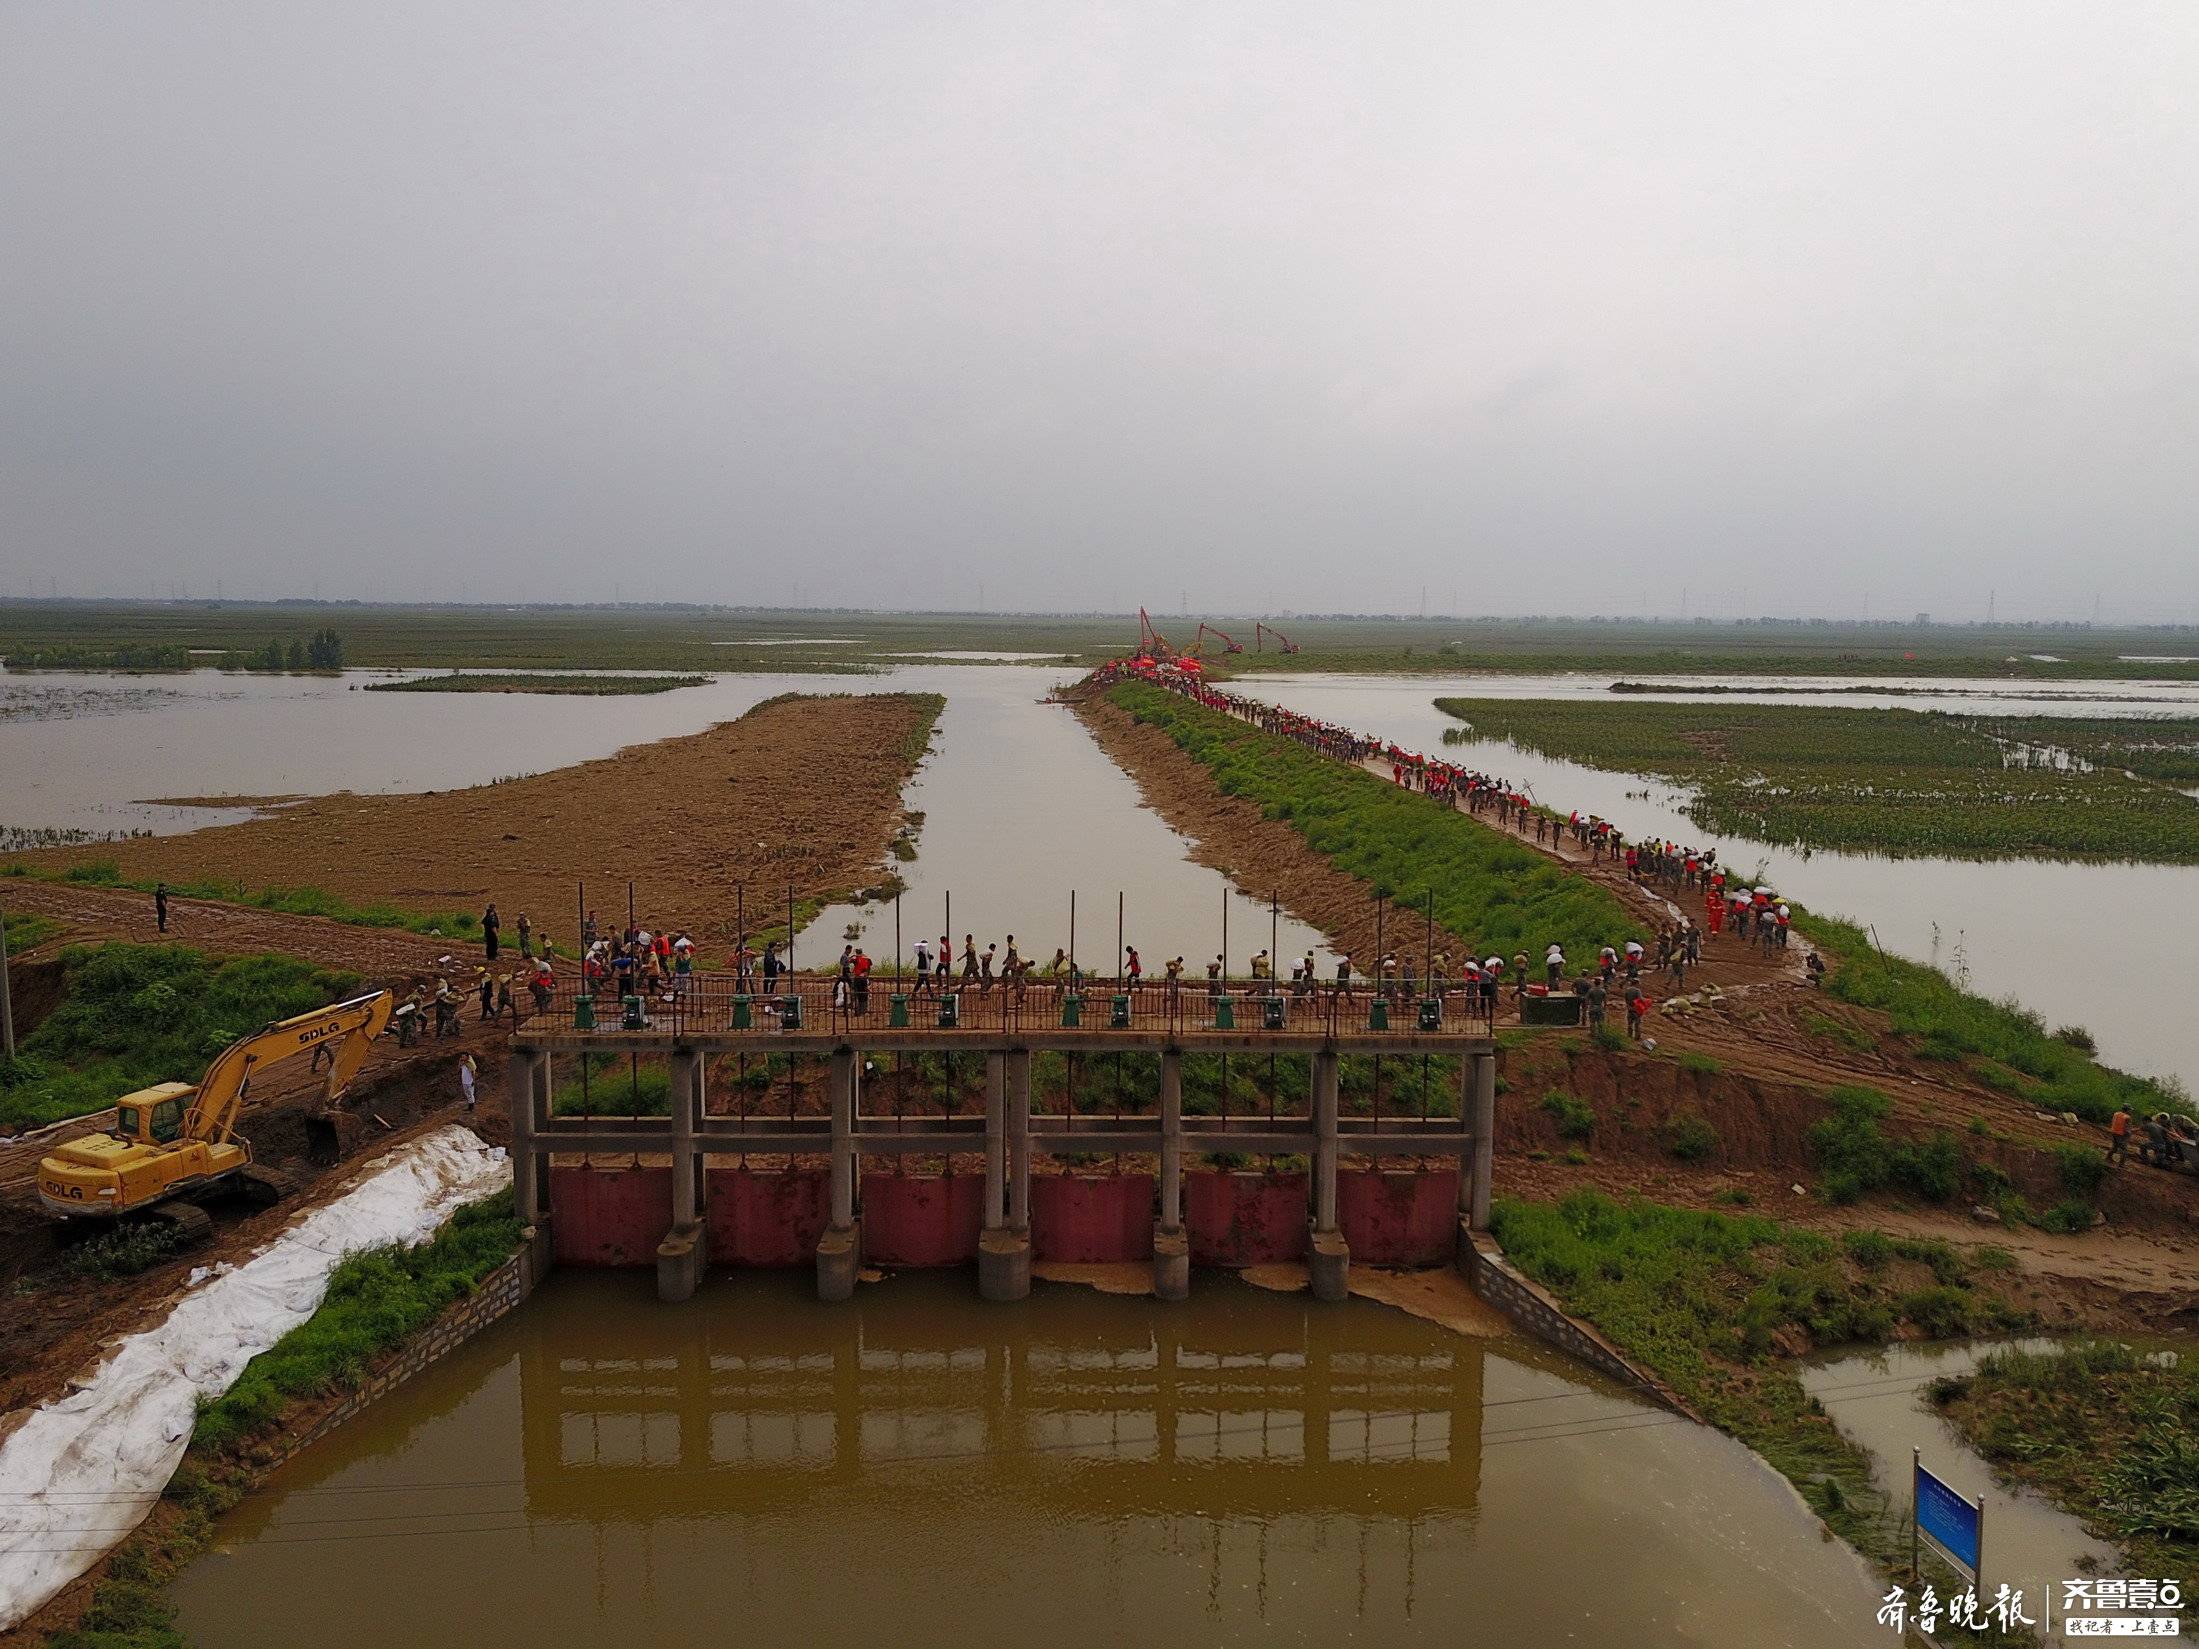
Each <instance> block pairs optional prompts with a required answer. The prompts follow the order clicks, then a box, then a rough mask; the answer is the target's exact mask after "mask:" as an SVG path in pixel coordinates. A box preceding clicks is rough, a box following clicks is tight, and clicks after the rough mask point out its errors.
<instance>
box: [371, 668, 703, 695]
mask: <svg viewBox="0 0 2199 1649" xmlns="http://www.w3.org/2000/svg"><path fill="white" fill-rule="evenodd" d="M709 679H710V678H709V677H708V676H597V675H585V676H540V675H513V674H507V673H504V672H500V671H485V670H484V671H475V672H472V673H470V674H463V675H462V674H459V673H456V672H453V673H452V674H450V675H447V676H413V677H411V678H409V679H408V680H405V681H373V682H369V683H367V691H368V692H370V693H552V694H564V695H567V696H569V697H574V698H608V697H615V696H618V695H621V694H630V693H669V692H672V691H673V690H674V689H676V688H680V687H700V686H701V685H702V684H703V683H704V682H706V681H708V680H709Z"/></svg>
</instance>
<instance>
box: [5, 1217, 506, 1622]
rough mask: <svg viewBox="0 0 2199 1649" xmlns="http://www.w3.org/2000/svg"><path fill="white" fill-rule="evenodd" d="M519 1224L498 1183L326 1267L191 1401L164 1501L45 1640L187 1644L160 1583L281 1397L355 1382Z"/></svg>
mask: <svg viewBox="0 0 2199 1649" xmlns="http://www.w3.org/2000/svg"><path fill="white" fill-rule="evenodd" d="M519 1232H520V1225H519V1220H518V1217H517V1215H516V1213H515V1212H514V1209H513V1206H512V1197H511V1193H510V1192H508V1191H506V1192H503V1193H500V1194H499V1195H497V1196H494V1197H490V1198H488V1199H487V1200H485V1201H482V1202H478V1203H474V1204H473V1205H471V1206H470V1207H466V1208H461V1209H460V1210H458V1212H457V1213H456V1214H454V1215H453V1216H452V1217H451V1219H450V1222H449V1223H448V1224H446V1225H445V1226H444V1227H443V1229H442V1230H441V1231H439V1232H437V1233H436V1235H435V1236H434V1237H433V1238H432V1239H431V1240H430V1241H428V1242H426V1243H424V1244H422V1245H421V1246H420V1247H418V1248H402V1247H397V1246H391V1247H388V1248H377V1249H372V1250H370V1251H368V1252H366V1253H363V1254H354V1255H352V1256H351V1257H350V1258H349V1259H347V1260H345V1261H343V1262H342V1263H341V1264H340V1265H338V1266H337V1267H336V1269H335V1271H334V1272H333V1273H332V1274H331V1276H330V1278H329V1284H328V1293H327V1295H326V1296H325V1297H324V1298H323V1299H322V1301H321V1306H320V1309H319V1310H318V1311H316V1312H314V1314H313V1315H312V1316H311V1317H309V1318H308V1319H306V1321H305V1322H303V1323H301V1324H299V1325H298V1326H297V1327H296V1328H294V1329H292V1330H291V1331H290V1332H289V1333H288V1334H286V1335H284V1336H283V1337H282V1338H281V1339H280V1340H278V1341H276V1342H275V1344H274V1345H272V1346H270V1347H269V1348H268V1349H267V1350H266V1351H263V1352H261V1353H260V1355H259V1356H257V1357H255V1358H253V1359H252V1361H251V1362H250V1363H248V1364H246V1365H245V1370H244V1372H243V1374H241V1375H240V1376H238V1379H237V1383H236V1384H235V1385H233V1386H231V1387H230V1388H229V1390H228V1392H227V1393H226V1394H224V1395H223V1396H221V1397H219V1398H216V1399H214V1400H213V1401H211V1402H204V1403H201V1405H200V1407H199V1414H198V1423H197V1425H196V1427H195V1428H194V1429H193V1431H192V1434H191V1444H190V1448H189V1449H188V1451H187V1452H186V1453H185V1455H184V1457H183V1463H182V1464H181V1465H180V1466H178V1467H177V1468H176V1474H175V1476H174V1478H172V1479H171V1480H170V1482H169V1484H168V1487H167V1490H166V1491H165V1493H164V1495H163V1497H162V1498H163V1499H164V1501H165V1502H166V1505H165V1506H164V1507H163V1508H162V1509H161V1511H160V1512H157V1513H156V1514H155V1522H154V1523H153V1524H152V1525H150V1526H149V1527H148V1528H147V1530H145V1531H143V1532H140V1533H138V1534H136V1535H133V1536H132V1537H131V1538H130V1539H129V1540H128V1541H126V1542H125V1543H124V1544H123V1545H122V1547H121V1548H120V1550H118V1551H117V1552H116V1553H115V1556H114V1559H113V1561H112V1563H110V1565H109V1566H108V1571H107V1574H106V1576H105V1578H103V1579H102V1580H101V1581H100V1582H99V1583H98V1585H97V1586H96V1587H95V1588H94V1590H93V1594H92V1605H91V1608H90V1610H89V1611H88V1612H87V1613H86V1615H85V1617H84V1620H83V1622H82V1624H81V1625H80V1626H78V1627H77V1628H75V1629H73V1630H70V1631H65V1632H57V1633H54V1634H53V1635H52V1636H51V1637H49V1638H48V1639H47V1643H48V1645H49V1649H189V1646H188V1640H186V1639H185V1638H184V1636H183V1635H182V1634H181V1633H180V1632H178V1631H177V1630H176V1625H175V1610H174V1608H173V1607H172V1606H171V1605H170V1604H169V1602H168V1597H167V1590H166V1588H167V1585H168V1583H169V1581H171V1580H172V1579H173V1578H174V1577H175V1576H176V1575H177V1574H178V1573H179V1572H181V1571H182V1570H183V1569H184V1568H185V1567H186V1566H187V1565H188V1564H189V1563H190V1562H191V1560H192V1559H193V1558H195V1557H197V1556H198V1554H199V1553H200V1552H201V1551H202V1550H204V1549H205V1546H206V1543H207V1541H208V1540H209V1539H210V1538H211V1536H212V1534H213V1528H214V1521H215V1519H217V1518H218V1517H220V1516H221V1514H222V1513H223V1512H225V1511H227V1510H229V1508H230V1507H232V1506H234V1505H235V1504H236V1503H237V1502H238V1501H239V1500H241V1499H242V1498H243V1497H244V1495H245V1494H246V1492H247V1491H248V1490H249V1489H250V1487H251V1485H252V1482H253V1480H254V1475H255V1474H254V1472H253V1469H252V1467H251V1465H250V1463H249V1456H250V1453H251V1450H252V1448H253V1446H254V1445H255V1444H256V1443H258V1442H259V1441H260V1439H262V1438H263V1437H266V1436H267V1435H269V1434H270V1433H271V1432H273V1431H274V1430H275V1429H276V1428H277V1426H278V1425H279V1424H280V1422H281V1421H282V1418H283V1416H284V1414H285V1412H286V1411H287V1409H288V1408H289V1406H290V1405H291V1404H292V1403H295V1402H300V1401H305V1400H310V1399H312V1398H316V1397H321V1396H324V1395H327V1394H329V1393H332V1392H339V1391H351V1390H356V1389H357V1388H358V1387H359V1386H360V1385H361V1384H362V1383H363V1382H364V1381H365V1379H366V1378H367V1376H368V1374H369V1373H370V1372H372V1369H373V1367H374V1364H375V1362H376V1361H377V1360H378V1359H379V1358H381V1357H383V1356H384V1355H386V1354H387V1353H389V1352H392V1351H394V1350H396V1349H397V1348H398V1347H399V1346H400V1345H402V1344H403V1343H404V1342H405V1341H406V1340H407V1339H408V1338H410V1337H411V1336H412V1335H414V1334H416V1333H418V1332H419V1331H420V1330H421V1329H423V1328H425V1327H426V1326H427V1325H428V1324H429V1323H431V1322H433V1321H434V1320H435V1318H436V1317H437V1316H438V1315H440V1314H441V1313H442V1312H443V1310H444V1309H445V1308H446V1307H448V1306H451V1305H453V1304H455V1303H456V1302H457V1301H459V1300H461V1299H463V1298H464V1297H465V1296H466V1295H467V1294H468V1293H470V1292H471V1291H472V1290H473V1289H474V1288H475V1287H477V1286H478V1285H479V1284H480V1282H481V1279H482V1278H484V1277H486V1276H487V1275H488V1274H489V1273H490V1272H491V1271H494V1270H495V1269H496V1268H497V1267H498V1266H499V1265H502V1264H503V1263H504V1262H505V1261H506V1260H507V1259H509V1258H511V1256H512V1255H513V1254H514V1253H515V1252H516V1251H517V1250H518V1247H519Z"/></svg>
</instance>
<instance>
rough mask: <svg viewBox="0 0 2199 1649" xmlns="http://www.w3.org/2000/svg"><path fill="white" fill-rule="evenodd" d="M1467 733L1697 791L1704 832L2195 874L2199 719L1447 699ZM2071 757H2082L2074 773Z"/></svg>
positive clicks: (1694, 798) (1693, 814) (1694, 803)
mask: <svg viewBox="0 0 2199 1649" xmlns="http://www.w3.org/2000/svg"><path fill="white" fill-rule="evenodd" d="M1436 706H1437V708H1438V709H1440V710H1442V711H1443V712H1444V714H1446V715H1449V716H1453V717H1456V718H1457V719H1458V720H1460V721H1461V722H1463V723H1465V724H1467V725H1466V726H1465V727H1462V728H1459V729H1454V730H1453V731H1452V732H1451V733H1448V734H1446V735H1445V737H1446V739H1447V740H1449V741H1450V742H1454V743H1455V742H1459V741H1460V740H1463V739H1468V738H1493V739H1504V740H1509V741H1510V742H1512V743H1513V744H1516V745H1518V746H1520V747H1521V748H1523V749H1528V750H1534V751H1538V752H1541V753H1543V754H1545V755H1550V756H1555V757H1560V758H1562V759H1564V760H1566V761H1573V762H1579V763H1581V764H1583V765H1584V766H1588V767H1594V768H1598V769H1601V770H1603V771H1606V772H1618V773H1640V774H1646V775H1652V776H1655V777H1657V778H1660V779H1663V780H1666V781H1667V782H1669V783H1672V784H1675V785H1680V786H1684V787H1686V788H1687V789H1688V790H1689V791H1690V792H1691V795H1690V798H1689V800H1688V802H1687V804H1686V811H1687V814H1688V817H1689V818H1691V819H1693V820H1694V821H1695V822H1696V823H1697V824H1699V825H1701V826H1702V827H1703V828H1704V829H1705V830H1713V831H1717V832H1720V833H1721V834H1726V835H1733V836H1746V837H1750V838H1753V839H1755V840H1758V841H1764V842H1772V843H1781V844H1796V845H1803V846H1810V847H1828V848H1843V849H1851V850H1857V851H1866V852H1880V853H1892V854H1897V855H1918V854H1945V855H1953V856H1962V857H1977V858H2012V857H2027V856H2037V857H2065V858H2081V859H2132V860H2149V861H2159V862H2166V863H2177V864H2190V863H2199V801H2195V800H2194V799H2193V798H2192V797H2190V796H2187V795H2185V794H2183V792H2182V790H2181V789H2180V788H2178V786H2179V785H2199V719H2193V718H2172V717H2114V718H2100V719H2094V720H2083V719H2078V718H2069V719H2068V720H2067V721H2066V722H2065V720H2064V718H2061V717H2058V716H2038V717H2022V718H2010V717H1979V716H1957V715H1949V714H1946V713H1943V712H1940V711H1922V710H1905V709H1883V710H1859V709H1847V708H1832V707H1827V706H1820V705H1786V704H1724V703H1720V704H1669V703H1642V702H1631V701H1630V702H1624V703H1598V702H1580V701H1570V700H1563V701H1561V700H1532V699H1455V698H1445V699H1438V700H1436ZM2072 758H2074V759H2072Z"/></svg>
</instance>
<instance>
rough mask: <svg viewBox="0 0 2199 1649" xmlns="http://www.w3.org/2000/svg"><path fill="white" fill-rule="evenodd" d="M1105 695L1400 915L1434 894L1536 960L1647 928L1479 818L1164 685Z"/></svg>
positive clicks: (1485, 946)
mask: <svg viewBox="0 0 2199 1649" xmlns="http://www.w3.org/2000/svg"><path fill="white" fill-rule="evenodd" d="M1110 696H1111V697H1112V698H1113V700H1114V702H1115V703H1116V704H1118V705H1120V706H1121V707H1122V708H1123V709H1125V710H1127V711H1129V712H1130V713H1131V714H1132V715H1133V716H1135V717H1136V718H1137V719H1138V720H1139V721H1141V722H1145V723H1149V724H1150V725H1152V726H1155V727H1158V728H1160V729H1161V730H1162V731H1163V732H1165V733H1167V734H1168V735H1169V737H1170V738H1172V739H1174V740H1175V742H1176V744H1177V745H1178V746H1179V747H1180V748H1181V749H1183V750H1184V751H1185V753H1187V754H1188V755H1190V756H1191V757H1193V758H1194V759H1195V760H1197V761H1199V762H1200V763H1202V764H1203V765H1205V766H1206V767H1207V768H1208V769H1209V770H1210V771H1212V773H1213V775H1214V782H1215V783H1216V785H1217V786H1218V787H1219V788H1220V789H1221V790H1222V791H1223V793H1224V794H1226V795H1231V796H1243V797H1245V798H1246V799H1248V800H1250V801H1253V802H1257V803H1258V804H1259V805H1260V807H1261V810H1262V811H1263V812H1264V813H1265V814H1266V815H1267V816H1268V817H1269V818H1271V819H1281V820H1283V821H1285V822H1286V823H1288V824H1289V825H1291V827H1292V828H1294V829H1295V830H1296V831H1297V832H1298V833H1299V834H1300V835H1301V836H1303V837H1304V838H1305V839H1306V843H1307V845H1308V846H1310V847H1311V848H1312V849H1313V850H1314V851H1315V852H1317V853H1319V854H1322V855H1323V856H1324V857H1326V858H1327V859H1328V860H1329V861H1330V862H1331V863H1332V864H1334V865H1335V866H1336V867H1337V868H1338V869H1339V870H1343V871H1346V872H1348V873H1349V874H1351V875H1352V876H1355V877H1357V878H1359V879H1360V880H1361V881H1363V882H1366V883H1367V884H1368V891H1369V893H1370V894H1381V895H1384V896H1385V897H1389V898H1393V899H1396V900H1397V901H1398V902H1399V903H1400V905H1401V906H1407V907H1414V908H1413V909H1403V910H1400V911H1399V913H1398V914H1399V920H1400V921H1401V922H1404V923H1406V924H1408V925H1409V924H1410V922H1411V921H1412V919H1413V916H1414V914H1415V913H1416V911H1417V908H1418V907H1419V906H1420V902H1421V900H1422V899H1423V898H1424V897H1426V896H1428V895H1430V894H1432V895H1433V897H1434V900H1435V919H1436V921H1437V922H1439V923H1440V924H1442V926H1444V927H1445V928H1447V929H1448V930H1450V931H1451V932H1453V933H1456V934H1458V935H1459V936H1460V937H1462V938H1464V939H1465V940H1466V941H1467V942H1468V943H1469V944H1472V945H1474V946H1476V947H1477V948H1478V949H1480V950H1481V951H1482V952H1484V953H1494V954H1498V955H1502V956H1506V957H1509V956H1512V955H1513V954H1515V953H1517V952H1521V951H1525V952H1527V953H1528V954H1529V955H1531V956H1533V957H1535V958H1537V959H1539V958H1540V957H1541V955H1542V953H1543V948H1544V947H1545V946H1546V945H1548V944H1549V943H1550V942H1551V941H1552V940H1556V941H1558V942H1559V943H1560V944H1562V945H1564V946H1565V948H1566V951H1567V953H1568V954H1570V955H1572V956H1574V957H1577V958H1586V957H1591V956H1593V955H1595V953H1596V948H1597V947H1598V946H1599V945H1605V944H1613V943H1616V942H1617V941H1618V940H1620V939H1622V938H1624V937H1626V936H1628V935H1631V934H1634V933H1636V932H1638V931H1639V930H1640V927H1641V924H1640V923H1639V922H1638V921H1636V920H1635V919H1634V918H1633V917H1632V916H1631V915H1630V914H1629V913H1628V912H1627V910H1626V908H1625V907H1624V906H1622V905H1621V904H1620V903H1619V902H1618V900H1617V899H1616V898H1614V897H1613V896H1612V895H1610V894H1609V893H1606V892H1605V891H1604V890H1603V889H1602V888H1600V887H1598V886H1596V884H1595V883H1593V882H1591V881H1589V880H1588V879H1587V878H1585V877H1582V876H1576V875H1574V874H1572V873H1571V872H1569V871H1567V870H1565V869H1564V868H1562V867H1561V866H1559V865H1556V864H1553V863H1552V862H1551V861H1550V860H1549V859H1547V858H1545V857H1544V856H1543V855H1542V854H1540V853H1537V852H1535V851H1534V850H1533V849H1532V848H1529V847H1525V846H1523V845H1521V844H1520V843H1518V842H1514V841H1510V840H1508V839H1506V838H1505V837H1504V836H1502V835H1500V834H1498V833H1497V832H1496V831H1493V830H1491V829H1489V828H1488V827H1487V826H1486V825H1484V824H1482V823H1481V822H1480V821H1479V820H1477V819H1472V818H1469V817H1467V816H1466V815H1465V814H1462V813H1457V812H1453V811H1450V810H1447V809H1444V808H1439V807H1435V806H1433V805H1431V804H1430V803H1429V802H1428V800H1427V798H1426V797H1424V796H1420V795H1418V794H1416V793H1414V792H1412V791H1408V790H1404V789H1401V788H1399V787H1398V786H1396V785H1392V784H1386V783H1384V782H1383V781H1382V780H1381V779H1379V778H1377V777H1376V776H1375V775H1373V774H1371V773H1368V772H1365V771H1364V770H1362V769H1359V768H1355V767H1350V766H1347V765H1345V764H1344V763H1342V762H1339V761H1336V760H1335V759H1333V758H1332V757H1328V756H1324V755H1321V754H1319V753H1318V752H1316V751H1313V750H1308V749H1306V748H1305V747H1304V746H1302V745H1299V744H1296V743H1294V742H1292V741H1291V740H1288V739H1280V738H1274V737H1271V736H1269V735H1268V734H1265V733H1262V732H1261V731H1260V730H1259V729H1257V728H1255V727H1250V726H1247V725H1246V724H1245V723H1243V722H1240V721H1236V720H1234V719H1232V718H1231V717H1228V716H1225V715H1222V714H1220V713H1219V712H1217V711H1213V710H1208V709H1206V708H1204V707H1203V706H1201V705H1197V704H1193V703H1191V702H1190V701H1189V700H1187V699H1183V698H1179V697H1177V696H1176V695H1175V694H1173V693H1168V692H1164V691H1163V690H1162V689H1160V688H1157V687H1147V686H1144V685H1141V684H1138V683H1126V684H1124V685H1122V686H1118V687H1116V688H1114V689H1113V690H1112V693H1111V695H1110Z"/></svg>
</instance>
